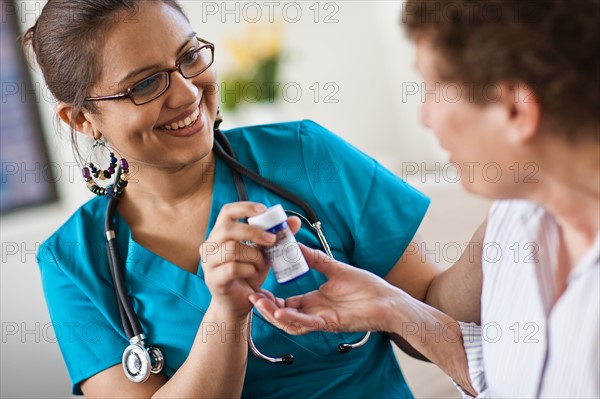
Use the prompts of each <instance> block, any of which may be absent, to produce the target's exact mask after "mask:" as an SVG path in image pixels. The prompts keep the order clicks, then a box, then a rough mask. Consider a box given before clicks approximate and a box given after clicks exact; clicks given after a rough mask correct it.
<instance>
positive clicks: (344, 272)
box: [250, 244, 399, 335]
mask: <svg viewBox="0 0 600 399" xmlns="http://www.w3.org/2000/svg"><path fill="white" fill-rule="evenodd" d="M300 247H301V248H302V252H303V253H304V257H305V258H306V261H307V263H308V264H309V266H310V267H311V268H313V269H315V270H317V271H319V272H321V273H323V274H325V275H326V276H327V278H328V281H327V282H326V283H325V284H323V285H322V286H321V287H320V288H319V289H318V290H317V291H312V292H309V293H307V294H304V295H299V296H295V297H290V298H288V299H286V300H285V301H284V300H282V299H279V298H275V297H274V296H273V295H272V294H271V293H270V292H268V291H264V290H263V291H260V292H257V293H255V294H252V295H250V301H251V302H252V303H253V304H254V305H255V306H256V308H257V309H258V310H259V311H260V313H261V314H262V315H263V316H265V318H267V319H268V320H269V321H270V322H271V323H272V324H274V325H276V326H278V327H280V328H282V329H284V330H285V331H286V332H287V333H288V334H294V335H300V334H306V333H309V332H311V331H315V330H323V331H332V332H339V331H390V326H389V324H388V323H387V321H386V320H387V319H389V318H390V315H391V314H392V311H391V310H392V307H393V304H392V301H391V300H390V298H394V296H397V293H393V292H392V291H399V290H398V289H396V288H395V287H393V286H391V285H390V284H388V283H387V282H386V281H385V280H383V279H381V278H379V277H377V276H376V275H374V274H372V273H369V272H367V271H365V270H362V269H359V268H356V267H354V266H349V265H346V264H344V263H341V262H338V261H336V260H334V259H332V258H330V257H328V256H327V255H325V254H324V253H323V252H321V251H317V250H313V249H310V248H307V247H306V246H304V245H302V244H300Z"/></svg>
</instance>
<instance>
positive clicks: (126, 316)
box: [104, 115, 371, 383]
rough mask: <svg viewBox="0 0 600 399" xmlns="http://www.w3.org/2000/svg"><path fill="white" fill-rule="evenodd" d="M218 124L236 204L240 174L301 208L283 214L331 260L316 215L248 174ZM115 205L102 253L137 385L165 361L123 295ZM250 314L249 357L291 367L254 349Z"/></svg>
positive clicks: (217, 145)
mask: <svg viewBox="0 0 600 399" xmlns="http://www.w3.org/2000/svg"><path fill="white" fill-rule="evenodd" d="M220 123H221V118H220V115H217V121H216V122H215V129H214V134H215V142H214V146H213V151H214V152H215V154H216V155H217V156H218V157H219V158H220V159H221V160H222V161H223V162H224V163H225V164H226V165H227V166H229V168H230V169H231V170H232V176H233V181H234V184H235V188H236V191H237V195H238V199H239V200H240V201H247V200H248V194H247V192H246V187H245V186H244V182H243V180H242V175H244V176H246V177H247V178H248V179H250V180H252V181H254V182H255V183H257V184H260V185H261V186H263V187H265V188H266V189H268V190H270V191H272V192H273V193H275V194H277V195H278V196H280V197H282V198H285V199H286V200H288V201H290V202H291V203H293V204H295V205H297V206H298V207H299V208H300V209H302V211H303V212H304V213H305V215H306V216H304V215H302V214H300V213H298V212H295V211H286V212H287V213H289V214H293V215H296V216H298V217H300V218H301V219H302V220H304V221H306V222H307V223H308V224H309V225H310V226H311V228H312V229H313V231H314V232H315V234H316V236H317V237H318V239H319V241H320V243H321V245H322V247H323V249H324V250H325V252H326V253H327V254H328V255H329V256H330V257H332V258H333V254H332V252H331V248H330V247H329V243H328V242H327V238H326V237H325V234H323V230H322V228H321V222H320V221H319V219H318V217H317V215H316V213H315V212H314V210H313V209H312V208H311V206H310V205H308V203H306V202H305V201H304V200H303V199H302V198H300V197H298V196H297V195H295V194H294V193H292V192H290V191H288V190H286V189H285V188H283V187H281V186H278V185H276V184H274V183H273V182H271V181H269V180H267V179H265V178H264V177H262V176H260V175H258V174H257V173H255V172H253V171H251V170H250V169H248V168H246V167H245V166H243V165H242V164H240V163H239V162H238V161H237V159H236V157H235V153H234V151H233V148H232V147H231V145H230V144H229V140H228V139H227V137H225V135H224V134H223V133H222V132H221V131H220V130H219V124H220ZM120 174H121V170H120V167H119V168H118V169H117V171H116V180H118V179H119V176H120ZM117 204H118V197H114V198H110V200H109V201H108V206H107V209H106V219H105V227H104V231H105V235H106V250H107V254H108V263H109V266H110V272H111V276H112V278H113V281H114V285H115V294H116V297H117V303H118V307H119V315H120V318H121V322H122V324H123V329H124V330H125V334H126V335H127V337H128V338H129V345H128V346H127V347H126V348H125V350H124V351H123V356H122V358H121V363H122V366H123V371H124V372H125V376H127V378H128V379H129V380H130V381H132V382H136V383H141V382H144V381H146V380H147V379H148V377H149V376H150V374H151V373H153V374H157V373H160V372H161V371H162V369H163V366H164V364H165V361H164V357H163V355H162V352H161V351H160V349H158V348H157V347H146V336H145V334H144V333H143V331H142V328H141V325H140V321H139V319H138V317H137V315H136V313H135V311H134V310H133V306H132V304H131V300H130V298H129V296H128V295H127V289H126V287H125V277H124V273H123V266H122V264H121V260H120V256H119V250H118V248H117V241H116V234H115V230H114V223H113V221H114V217H115V213H116V209H117ZM252 315H253V312H250V314H249V315H248V325H247V336H248V337H247V340H248V347H249V349H250V351H251V352H252V354H254V355H255V356H256V357H257V358H259V359H262V360H265V361H267V362H270V363H281V364H292V363H293V362H294V356H293V355H291V354H287V355H283V356H280V357H271V356H267V355H265V354H263V353H262V352H261V351H260V350H258V348H257V347H256V345H255V344H254V340H253V339H252V321H253V316H252ZM370 335H371V333H370V332H367V333H366V334H365V336H364V337H363V338H362V339H361V340H360V341H358V342H356V343H353V344H349V343H341V344H339V345H338V352H339V353H346V352H350V351H351V350H352V349H355V348H358V347H361V346H363V345H364V344H366V343H367V341H368V340H369V337H370Z"/></svg>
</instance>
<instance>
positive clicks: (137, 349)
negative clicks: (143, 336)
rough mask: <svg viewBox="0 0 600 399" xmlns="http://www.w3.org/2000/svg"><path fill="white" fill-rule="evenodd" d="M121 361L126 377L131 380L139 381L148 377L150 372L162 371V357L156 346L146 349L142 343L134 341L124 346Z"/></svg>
mask: <svg viewBox="0 0 600 399" xmlns="http://www.w3.org/2000/svg"><path fill="white" fill-rule="evenodd" d="M121 363H122V365H123V371H124V372H125V375H126V376H127V378H128V379H129V380H130V381H131V382H135V383H141V382H144V381H146V380H147V379H148V377H150V373H153V374H158V373H160V372H161V371H162V369H163V365H164V358H163V355H162V352H161V351H160V350H159V349H158V348H156V347H151V348H148V349H146V348H145V347H144V346H143V343H142V344H139V343H135V344H131V345H129V346H128V347H127V348H125V350H124V351H123V357H122V358H121Z"/></svg>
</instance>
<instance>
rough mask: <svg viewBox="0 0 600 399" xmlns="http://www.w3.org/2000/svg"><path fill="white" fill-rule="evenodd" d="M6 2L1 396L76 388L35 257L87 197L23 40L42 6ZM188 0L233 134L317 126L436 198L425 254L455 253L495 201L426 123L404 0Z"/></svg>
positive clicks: (424, 391)
mask: <svg viewBox="0 0 600 399" xmlns="http://www.w3.org/2000/svg"><path fill="white" fill-rule="evenodd" d="M1 1H2V3H1V4H2V10H1V12H2V18H1V23H2V27H1V31H0V32H1V39H0V42H1V46H2V47H1V57H0V58H1V66H2V68H1V78H2V93H1V98H2V100H1V102H0V105H1V116H0V123H1V124H0V128H1V131H0V138H1V146H0V148H1V151H0V161H1V165H2V173H1V179H2V180H1V182H0V200H1V208H0V211H1V218H2V223H1V224H0V234H1V257H2V265H1V274H0V283H1V286H0V289H1V303H0V305H1V308H0V311H1V313H0V317H1V321H2V341H1V350H0V357H1V363H0V367H1V368H0V371H1V374H0V386H1V392H0V395H1V396H2V397H6V398H8V397H29V398H32V397H36V398H37V397H40V398H41V397H68V396H69V392H70V383H69V380H68V376H67V372H66V369H65V367H64V364H63V361H62V358H61V355H60V351H59V348H58V344H57V343H56V336H55V332H54V330H53V327H52V324H51V321H50V319H49V316H48V313H47V310H46V306H45V303H44V297H43V293H42V289H41V283H40V278H39V272H38V268H37V264H36V262H35V253H36V251H37V248H38V247H39V245H40V243H41V242H43V241H44V240H45V239H46V238H47V237H48V236H50V234H51V233H52V232H53V231H54V230H56V229H57V228H58V227H59V226H60V225H61V224H62V223H63V222H64V221H65V220H66V219H67V218H68V217H69V216H70V215H71V214H72V213H73V212H74V211H75V210H76V209H77V208H78V207H79V206H81V205H82V204H83V203H84V202H85V201H87V200H89V199H91V195H92V194H90V193H89V191H88V190H87V189H86V188H85V184H84V182H83V180H82V179H81V177H80V176H81V174H80V173H81V172H80V169H79V168H78V166H77V163H76V162H75V159H74V158H73V155H72V153H71V149H70V144H69V140H68V134H67V129H66V128H65V127H63V129H62V134H61V133H60V132H59V129H58V122H57V121H56V117H55V113H54V111H55V106H56V102H55V100H54V99H53V98H52V96H51V94H50V92H49V91H48V89H47V88H46V86H45V84H44V82H43V79H42V77H41V74H40V73H39V69H38V68H37V67H33V68H31V67H26V66H25V64H24V62H23V59H22V54H21V52H20V49H19V47H18V46H17V45H16V41H15V39H16V36H17V35H18V34H19V32H22V31H24V30H25V29H26V28H27V27H29V26H31V25H32V24H33V23H34V22H35V19H36V18H37V15H39V13H40V12H41V10H42V8H43V6H44V4H45V1H8V0H1ZM181 3H182V5H183V7H184V9H185V10H186V11H187V13H188V16H189V17H190V19H191V23H192V26H193V27H194V28H195V29H196V31H197V33H198V35H199V36H200V37H202V38H205V39H207V40H209V41H212V42H213V43H215V45H216V61H215V62H216V64H217V68H218V71H219V78H220V84H219V88H220V90H221V94H220V95H221V104H222V108H223V113H224V118H225V122H224V124H223V127H224V128H225V129H226V128H231V127H235V126H241V125H247V124H257V123H271V122H278V121H287V120H298V119H312V120H315V121H317V122H318V123H320V124H322V125H324V126H325V127H327V128H328V129H330V130H331V131H333V132H335V133H337V134H338V135H340V136H341V137H343V138H344V139H346V140H347V141H349V142H350V143H352V144H353V145H355V146H356V147H358V148H359V149H361V150H362V151H364V152H366V153H367V154H369V155H371V156H373V157H374V158H376V159H378V160H379V161H380V162H381V163H383V164H384V165H385V166H387V167H388V168H389V169H390V170H392V171H393V172H394V173H396V174H397V175H398V176H400V177H402V178H404V179H405V180H407V181H408V182H409V183H411V184H413V185H414V186H415V187H417V188H418V189H420V190H421V191H423V192H424V193H425V194H427V195H428V196H430V197H431V199H432V205H431V208H430V210H429V212H428V214H427V216H426V219H425V220H424V222H423V225H422V228H421V234H422V235H423V237H424V238H425V244H424V248H422V249H423V250H425V251H426V252H428V253H429V255H430V256H432V257H433V259H435V260H436V261H437V262H439V264H440V265H441V267H448V266H449V265H450V264H452V262H453V261H455V260H457V259H458V256H459V255H460V252H461V250H462V249H463V248H464V247H465V243H466V242H468V241H469V239H470V237H471V234H472V233H473V232H474V231H475V229H476V227H477V226H478V225H479V224H480V223H481V222H482V221H483V219H484V218H485V215H486V212H487V210H488V207H489V202H488V201H486V200H483V199H479V198H475V197H473V196H472V195H470V194H468V193H466V192H465V191H464V189H463V188H462V187H461V185H460V183H459V182H458V176H457V169H456V168H455V167H454V166H453V165H452V164H450V163H448V161H447V158H446V156H445V154H444V152H443V151H442V150H441V149H440V148H439V146H438V145H437V144H436V142H435V139H434V137H433V135H432V133H430V132H428V131H427V130H426V129H425V128H424V127H423V126H422V125H421V124H420V122H419V108H420V104H421V102H422V101H423V98H424V96H425V93H424V92H423V90H421V87H422V86H421V80H420V78H419V76H418V74H417V73H416V70H415V68H414V54H413V47H412V45H411V44H410V43H409V42H408V40H406V38H404V36H403V33H402V30H401V28H400V21H401V17H402V15H401V9H402V2H401V1H354V0H353V1H318V2H317V1H301V2H287V1H283V2H280V1H269V2H260V1H258V2H252V1H218V2H212V1H194V0H183V1H181ZM474 172H475V173H478V172H479V171H477V169H475V171H474ZM398 356H399V358H400V364H401V366H402V369H403V371H404V373H405V376H406V378H407V381H408V383H409V385H410V386H411V388H412V389H413V392H414V394H415V396H416V397H421V398H438V397H440V398H441V397H448V398H457V397H459V395H458V394H457V393H456V391H455V389H454V387H453V386H452V383H451V382H450V381H449V379H448V378H447V377H446V376H445V375H444V374H443V373H442V372H441V371H439V370H438V369H437V368H436V367H435V366H433V365H430V364H427V363H423V362H420V361H417V360H413V359H410V358H408V357H407V356H405V355H403V354H398Z"/></svg>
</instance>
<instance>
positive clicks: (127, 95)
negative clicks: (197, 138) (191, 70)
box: [84, 37, 215, 105]
mask: <svg viewBox="0 0 600 399" xmlns="http://www.w3.org/2000/svg"><path fill="white" fill-rule="evenodd" d="M196 40H198V41H199V42H200V43H203V44H204V45H203V46H200V47H198V48H196V49H194V50H193V51H194V52H197V51H200V50H201V49H203V48H209V49H210V51H211V56H212V57H211V61H210V64H208V65H207V66H206V68H204V69H203V70H202V71H200V72H198V73H196V74H194V75H190V76H186V75H184V73H183V71H182V70H181V62H182V61H183V59H184V58H185V57H187V56H188V55H190V53H191V51H190V50H188V52H186V53H185V54H183V55H181V57H179V58H178V60H177V62H176V63H175V66H174V67H173V68H167V69H163V70H160V71H156V72H154V73H152V74H151V75H148V76H146V77H145V78H143V79H140V80H138V81H137V82H135V83H134V84H132V85H131V86H130V87H128V88H127V90H126V91H124V92H121V93H117V94H112V95H109V96H99V97H86V98H85V99H84V101H104V100H119V99H124V98H128V99H129V100H131V102H132V103H133V104H134V105H144V104H148V103H149V102H151V101H154V100H156V99H157V98H158V97H160V96H162V95H163V94H164V93H165V92H166V91H167V90H169V87H171V74H172V73H173V72H175V71H179V73H180V74H181V76H183V77H184V78H186V79H191V78H195V77H196V76H198V75H200V74H202V73H204V72H206V70H207V69H208V68H210V67H211V66H212V64H213V63H214V62H215V45H214V44H213V43H211V42H209V41H208V40H204V39H201V38H199V37H196ZM163 72H167V85H166V86H165V88H164V89H163V90H162V91H161V92H160V93H159V94H157V95H156V96H155V97H153V98H151V99H150V100H147V101H144V102H142V103H136V102H135V101H134V100H133V97H132V96H131V91H132V89H133V88H134V87H135V86H137V85H138V84H140V83H141V82H143V81H144V80H146V79H148V78H149V77H151V76H154V75H156V74H159V73H163Z"/></svg>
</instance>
